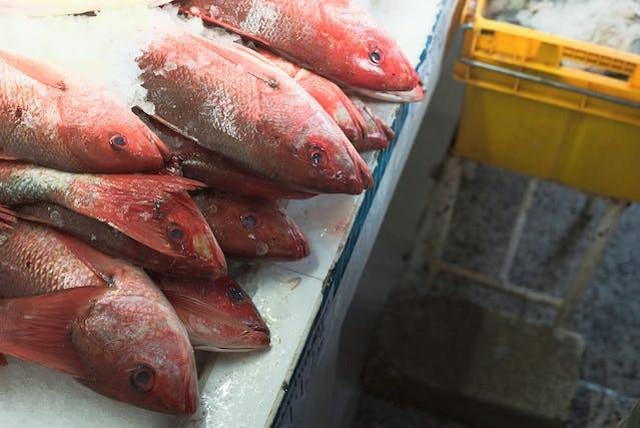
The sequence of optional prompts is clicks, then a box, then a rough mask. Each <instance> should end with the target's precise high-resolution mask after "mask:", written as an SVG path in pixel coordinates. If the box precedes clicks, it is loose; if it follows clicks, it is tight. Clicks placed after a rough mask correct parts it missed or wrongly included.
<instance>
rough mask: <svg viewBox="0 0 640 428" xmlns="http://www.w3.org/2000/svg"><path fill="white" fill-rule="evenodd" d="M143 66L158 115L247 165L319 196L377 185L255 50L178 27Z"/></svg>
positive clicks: (332, 128)
mask: <svg viewBox="0 0 640 428" xmlns="http://www.w3.org/2000/svg"><path fill="white" fill-rule="evenodd" d="M138 66H139V67H140V69H141V70H142V73H141V79H142V84H143V86H144V87H145V88H146V89H147V100H148V101H149V102H151V103H153V104H154V105H155V116H154V117H156V118H158V119H160V120H161V121H163V123H165V124H168V125H170V127H172V128H173V129H174V130H176V131H179V132H180V133H182V134H183V135H185V136H188V137H191V138H192V139H194V140H195V141H197V142H198V143H199V144H200V145H202V146H204V147H206V148H208V149H210V150H213V151H215V152H217V153H219V154H220V155H222V156H224V157H225V158H227V159H229V160H230V161H232V162H234V163H235V164H236V165H238V166H240V167H241V168H243V169H245V170H247V171H251V172H252V173H254V174H256V175H259V176H261V177H264V178H268V179H270V180H273V181H276V182H279V183H281V184H283V185H285V186H286V187H294V188H298V189H304V190H308V191H311V192H318V193H321V192H322V193H350V194H358V193H361V192H362V191H363V190H364V189H366V188H368V187H369V186H371V184H372V180H373V179H372V176H371V172H370V171H369V169H368V167H367V164H366V163H365V162H364V161H363V160H362V158H361V157H360V155H359V154H358V152H357V151H356V150H355V149H354V148H353V146H352V145H351V144H350V142H349V140H348V139H347V138H346V136H345V135H344V133H343V132H342V131H341V130H340V128H339V127H338V126H337V125H336V124H335V123H334V122H333V120H332V119H331V118H330V117H329V115H328V114H327V113H326V112H325V111H324V110H323V109H322V107H321V106H320V105H319V104H318V103H317V102H316V101H315V100H314V99H313V98H312V97H311V96H310V95H309V94H308V93H307V92H306V91H305V90H304V89H302V88H301V87H300V85H298V84H297V83H296V82H295V81H294V80H293V79H291V78H290V77H289V76H288V75H286V74H285V73H284V72H282V71H281V70H279V69H278V68H276V67H274V66H273V65H272V64H270V63H269V62H268V61H266V60H265V59H264V58H263V57H261V56H259V55H257V54H256V53H255V52H254V51H252V50H250V49H247V48H243V47H241V46H235V47H230V46H225V44H223V43H217V42H212V41H210V40H208V39H205V38H203V37H200V36H196V35H193V34H190V33H186V32H182V33H181V32H180V31H174V32H168V33H166V34H164V35H160V36H158V38H157V39H156V40H154V41H153V42H152V43H151V44H150V46H149V47H148V48H147V50H146V51H145V52H144V53H143V54H142V55H141V56H140V57H139V58H138Z"/></svg>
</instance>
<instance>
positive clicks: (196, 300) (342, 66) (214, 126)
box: [0, 0, 424, 414]
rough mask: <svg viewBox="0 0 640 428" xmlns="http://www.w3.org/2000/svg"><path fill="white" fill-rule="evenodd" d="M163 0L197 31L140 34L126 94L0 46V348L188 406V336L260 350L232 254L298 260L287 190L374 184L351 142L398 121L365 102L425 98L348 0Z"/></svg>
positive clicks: (94, 384)
mask: <svg viewBox="0 0 640 428" xmlns="http://www.w3.org/2000/svg"><path fill="white" fill-rule="evenodd" d="M131 2H132V0H124V1H123V3H131ZM65 3H73V5H72V6H71V7H70V8H67V9H65V8H63V7H61V6H62V5H64V4H65ZM84 3H85V6H86V5H87V4H91V7H92V8H96V9H99V7H98V5H94V4H93V3H96V2H84ZM116 3H117V2H116ZM145 3H152V4H150V6H154V7H155V6H158V5H157V3H166V2H158V1H147V2H145ZM78 4H79V3H78V2H58V3H56V2H47V1H33V2H16V1H10V0H0V14H5V15H6V14H8V13H11V14H15V15H16V17H18V16H22V15H50V14H56V13H70V12H72V13H84V12H88V11H89V10H90V9H89V10H87V9H86V8H85V9H83V8H82V7H79V8H78ZM80 4H82V2H80ZM163 7H164V8H166V9H167V10H168V12H167V13H169V14H171V13H173V14H174V15H175V17H176V20H180V21H185V22H186V21H189V20H197V22H198V23H200V25H202V24H201V22H202V21H204V22H205V23H206V25H205V27H207V28H205V30H204V31H205V33H204V35H203V34H197V33H196V32H192V31H188V30H187V29H186V28H187V27H186V26H181V25H177V24H176V25H175V26H168V27H166V28H164V30H163V31H162V32H160V33H158V34H157V35H156V36H155V37H154V38H153V40H150V41H149V42H148V43H147V44H146V45H145V48H144V49H143V50H141V51H140V52H139V54H138V55H137V56H136V58H135V64H134V66H136V67H137V69H138V78H139V81H140V85H141V87H142V88H144V91H145V92H144V94H145V95H144V97H145V100H144V101H145V102H144V103H140V105H127V104H125V103H123V102H121V101H120V100H118V99H117V98H116V97H113V96H112V94H110V93H109V92H108V91H104V90H102V89H100V88H99V87H98V86H97V85H95V84H93V83H92V82H90V81H86V80H84V79H80V78H78V77H77V76H75V75H74V74H73V73H72V70H65V69H64V68H60V67H59V66H58V65H52V64H50V63H48V62H45V61H43V60H42V59H41V58H36V57H29V56H25V55H23V54H22V53H17V52H16V51H15V50H10V49H4V48H3V49H0V159H1V160H0V297H1V298H2V300H0V352H2V353H4V354H7V355H10V356H13V357H17V358H20V359H23V360H26V361H30V362H33V363H37V364H40V365H43V366H46V367H49V368H51V369H54V370H58V371H61V372H64V373H66V374H69V375H71V376H73V377H74V378H76V379H77V380H78V381H79V382H80V383H82V384H83V385H85V386H87V387H89V388H91V389H93V390H94V391H97V392H98V393H100V394H103V395H105V396H108V397H111V398H113V399H116V400H120V401H123V402H126V403H130V404H132V405H135V406H139V407H143V408H147V409H151V410H154V411H158V412H164V413H170V414H190V413H192V412H194V411H195V409H196V407H197V405H198V391H197V388H198V386H197V375H196V364H195V360H194V351H193V349H196V350H207V351H214V352H215V351H223V352H224V351H227V352H229V351H235V352H240V351H250V350H256V349H264V348H267V347H268V346H269V345H270V333H269V328H268V326H267V325H266V323H265V321H264V320H263V319H262V317H261V316H260V314H259V313H258V310H257V309H256V307H255V306H254V304H253V302H252V301H251V299H250V297H249V296H248V295H247V294H246V293H245V292H244V291H243V290H242V288H241V287H240V286H239V285H238V284H237V283H236V282H235V281H234V279H232V278H231V277H230V276H229V274H228V272H227V262H226V258H229V259H231V260H245V261H247V260H248V261H256V260H281V261H282V260H284V261H292V260H298V259H301V258H304V257H306V256H308V255H309V251H310V250H309V244H308V242H307V240H306V238H305V236H304V235H303V233H302V232H301V231H300V229H299V228H298V226H297V225H296V224H295V223H294V222H293V220H292V219H291V218H289V217H288V216H287V214H286V213H285V211H284V210H283V207H282V202H281V200H286V199H306V198H311V197H313V196H315V195H317V194H320V193H346V194H359V193H361V192H363V191H364V190H365V189H367V188H369V187H370V186H371V185H372V184H373V181H372V176H371V173H370V171H369V168H368V166H367V163H366V162H365V161H364V160H363V159H362V157H361V155H360V153H361V152H365V151H372V150H381V149H384V148H386V147H387V145H388V144H389V142H390V140H392V139H393V132H392V130H391V129H390V128H389V126H388V124H385V123H384V122H383V121H382V120H381V119H380V118H378V117H377V116H376V115H375V114H374V113H373V112H372V111H371V110H370V109H369V108H368V107H367V105H366V104H365V102H364V101H363V98H366V97H373V98H376V99H378V100H388V101H419V100H421V99H422V98H423V97H424V93H423V90H422V88H421V84H420V81H419V78H418V76H417V74H416V72H415V71H414V70H413V68H412V67H411V65H410V64H409V62H408V61H407V59H406V58H405V57H404V56H403V54H402V52H401V50H400V48H399V47H398V46H397V45H396V43H395V42H394V41H393V40H392V39H391V38H390V37H389V36H388V35H387V34H386V33H385V32H384V31H383V30H382V29H381V28H380V27H379V26H378V25H376V24H375V23H374V22H373V20H372V18H371V17H370V16H369V15H368V14H367V13H366V12H365V11H363V10H361V9H359V8H357V7H356V6H353V5H350V4H349V3H348V2H346V1H343V0H340V1H338V0H313V1H310V0H185V1H182V2H178V3H177V4H173V5H165V6H163ZM96 13H98V15H99V14H100V12H96ZM16 19H18V18H16ZM30 19H39V18H30ZM73 19H83V20H86V21H87V22H89V23H90V22H91V20H92V19H96V18H95V14H90V15H87V16H82V17H78V18H75V17H74V18H73ZM214 26H215V27H224V28H225V29H226V30H228V31H231V32H234V33H236V34H237V35H239V36H240V37H241V38H240V37H237V36H236V37H235V39H237V41H234V42H229V41H227V42H223V41H222V40H219V39H218V38H216V37H215V34H217V32H219V31H220V30H219V29H217V28H214ZM235 39H234V40H235ZM356 94H357V95H356ZM149 106H152V108H149Z"/></svg>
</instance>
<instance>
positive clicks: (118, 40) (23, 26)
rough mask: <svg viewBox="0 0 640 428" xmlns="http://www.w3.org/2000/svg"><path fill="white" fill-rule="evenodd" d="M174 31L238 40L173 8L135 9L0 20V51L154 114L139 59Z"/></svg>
mask: <svg viewBox="0 0 640 428" xmlns="http://www.w3.org/2000/svg"><path fill="white" fill-rule="evenodd" d="M1 2H2V0H0V6H1V5H2V3H1ZM176 27H178V28H180V29H182V30H186V31H189V32H191V33H194V34H199V35H204V36H206V37H208V38H209V39H214V40H216V41H219V42H233V41H237V40H238V39H239V37H237V36H232V35H230V34H229V33H226V32H224V31H206V32H205V31H204V27H203V26H202V22H201V21H200V19H196V18H187V17H183V16H179V15H178V9H177V8H176V7H173V6H165V7H163V8H155V9H149V8H147V7H146V6H132V7H127V8H120V9H113V10H112V9H107V10H104V11H100V12H97V13H96V15H95V16H84V15H83V16H45V17H29V16H21V15H9V14H4V15H0V28H2V29H3V37H2V38H0V49H5V50H8V51H12V52H17V53H20V54H21V55H25V56H29V57H33V58H37V59H39V60H41V61H45V62H48V63H50V64H52V65H54V66H57V67H58V68H60V69H61V70H64V72H65V73H68V74H69V75H71V76H76V77H79V78H82V79H84V80H85V81H87V82H90V83H92V84H94V85H97V86H98V87H99V88H101V89H103V90H105V91H107V92H108V93H109V94H110V95H112V96H113V97H114V98H116V99H117V100H118V101H120V102H122V103H124V104H126V105H128V106H130V107H134V106H138V107H140V108H142V109H143V110H144V111H145V112H147V113H149V114H153V113H154V106H153V105H152V104H151V103H149V102H148V101H147V100H146V94H147V91H146V89H145V88H143V87H142V85H141V81H140V69H139V68H138V65H137V63H136V58H138V57H139V56H140V55H141V54H142V52H144V50H145V49H146V48H147V47H148V46H149V44H150V43H152V42H153V40H156V38H157V37H159V36H160V35H162V34H166V32H168V31H173V30H175V29H176Z"/></svg>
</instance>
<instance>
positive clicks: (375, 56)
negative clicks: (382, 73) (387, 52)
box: [369, 50, 380, 65]
mask: <svg viewBox="0 0 640 428" xmlns="http://www.w3.org/2000/svg"><path fill="white" fill-rule="evenodd" d="M369 60H370V61H371V62H372V63H373V64H375V65H380V52H378V51H377V50H374V51H371V52H369Z"/></svg>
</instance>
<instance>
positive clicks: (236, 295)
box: [227, 285, 246, 303]
mask: <svg viewBox="0 0 640 428" xmlns="http://www.w3.org/2000/svg"><path fill="white" fill-rule="evenodd" d="M227 297H229V299H230V300H231V301H232V302H233V303H242V302H243V301H244V300H245V298H246V294H244V291H242V290H241V289H240V288H238V287H236V286H235V285H230V286H229V288H227Z"/></svg>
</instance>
